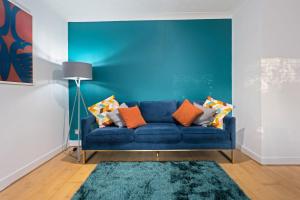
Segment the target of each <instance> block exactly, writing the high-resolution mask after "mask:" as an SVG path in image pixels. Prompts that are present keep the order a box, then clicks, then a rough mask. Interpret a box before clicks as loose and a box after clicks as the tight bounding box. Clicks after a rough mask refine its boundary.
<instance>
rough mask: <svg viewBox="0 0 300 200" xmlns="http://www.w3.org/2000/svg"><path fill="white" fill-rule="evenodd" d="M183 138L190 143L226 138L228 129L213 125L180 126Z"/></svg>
mask: <svg viewBox="0 0 300 200" xmlns="http://www.w3.org/2000/svg"><path fill="white" fill-rule="evenodd" d="M178 128H179V129H180V131H181V134H182V140H183V141H184V142H188V143H202V142H204V143H205V142H209V141H219V140H225V139H226V131H224V130H222V129H218V128H213V127H203V126H190V127H184V126H178Z"/></svg>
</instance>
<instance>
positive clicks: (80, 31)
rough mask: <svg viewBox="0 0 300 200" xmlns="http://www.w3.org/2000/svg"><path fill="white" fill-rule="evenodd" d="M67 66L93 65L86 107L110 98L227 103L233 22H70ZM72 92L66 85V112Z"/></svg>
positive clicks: (72, 87) (87, 83)
mask: <svg viewBox="0 0 300 200" xmlns="http://www.w3.org/2000/svg"><path fill="white" fill-rule="evenodd" d="M69 61H82V62H88V63H91V64H93V73H94V74H93V81H85V82H83V83H82V88H81V89H82V93H83V95H84V97H85V100H86V103H87V105H88V106H90V105H93V104H94V103H96V102H99V101H100V100H102V99H104V98H106V97H108V96H111V95H115V96H116V99H117V100H119V101H120V102H122V101H130V100H167V99H168V100H170V99H176V100H182V99H185V98H189V99H192V100H193V99H205V98H206V97H207V96H208V95H210V96H212V97H214V98H216V99H220V100H223V101H226V102H231V97H232V89H231V88H232V87H231V79H232V77H231V71H232V69H231V65H232V22H231V19H208V20H158V21H118V22H75V23H74V22H71V23H69ZM75 92H76V88H75V84H74V83H73V82H70V84H69V96H70V102H69V103H70V111H71V109H72V105H73V100H74V95H75ZM82 112H84V110H82ZM83 114H84V113H83ZM82 116H84V115H82ZM74 120H75V121H76V117H75V119H74ZM71 127H72V129H71V130H74V127H76V126H75V124H73V125H72V126H71ZM73 132H74V131H71V133H72V134H71V139H75V138H76V137H75V135H74V134H73Z"/></svg>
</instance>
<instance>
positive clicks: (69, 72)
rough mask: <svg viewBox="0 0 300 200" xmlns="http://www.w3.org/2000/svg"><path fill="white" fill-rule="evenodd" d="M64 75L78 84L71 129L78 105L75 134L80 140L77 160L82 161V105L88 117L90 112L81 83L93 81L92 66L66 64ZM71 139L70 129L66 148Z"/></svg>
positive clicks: (80, 63) (64, 65) (76, 63)
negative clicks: (82, 92) (81, 90)
mask: <svg viewBox="0 0 300 200" xmlns="http://www.w3.org/2000/svg"><path fill="white" fill-rule="evenodd" d="M63 75H64V79H67V80H74V81H75V83H76V95H75V99H74V104H73V109H72V113H71V119H70V127H71V125H72V121H73V116H74V109H75V105H76V103H77V131H75V133H76V134H77V139H78V147H77V160H78V162H79V161H80V150H81V142H80V141H81V127H80V104H81V102H82V103H83V105H84V108H85V111H86V114H87V115H88V111H87V108H86V104H85V101H84V98H83V96H82V94H81V92H80V82H81V81H84V80H92V78H93V75H92V65H91V64H88V63H83V62H64V63H63ZM69 137H70V129H69V132H68V136H67V139H66V147H67V146H68V143H69Z"/></svg>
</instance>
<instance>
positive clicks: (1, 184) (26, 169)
mask: <svg viewBox="0 0 300 200" xmlns="http://www.w3.org/2000/svg"><path fill="white" fill-rule="evenodd" d="M62 151H63V145H61V146H59V147H56V148H54V149H53V150H51V151H49V152H48V153H46V154H44V155H42V156H40V157H38V158H37V159H35V160H33V161H32V162H30V163H28V164H27V165H25V166H23V167H21V168H20V169H18V170H16V171H14V172H12V173H11V174H9V175H7V176H6V177H4V178H1V179H0V191H2V190H4V189H5V188H6V187H8V186H9V185H10V184H12V183H14V182H15V181H17V180H18V179H20V178H22V177H23V176H25V175H26V174H28V173H30V172H31V171H33V170H34V169H36V168H37V167H39V166H40V165H42V164H43V163H45V162H47V161H48V160H50V159H51V158H53V157H54V156H56V155H57V154H59V153H60V152H62Z"/></svg>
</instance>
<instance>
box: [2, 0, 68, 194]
mask: <svg viewBox="0 0 300 200" xmlns="http://www.w3.org/2000/svg"><path fill="white" fill-rule="evenodd" d="M14 2H18V3H19V4H20V5H22V6H23V7H24V8H26V9H27V10H29V11H30V12H31V14H32V16H33V45H34V46H33V55H34V58H33V67H34V86H24V85H23V86H22V85H7V84H1V85H0V94H1V98H0V112H1V114H0V124H1V125H0V127H1V132H0V163H1V164H0V190H2V189H4V188H5V187H6V186H7V185H9V184H10V183H12V182H14V181H15V180H17V179H18V178H20V177H21V176H23V175H25V174H26V173H28V172H29V171H31V170H32V169H34V168H35V167H37V166H38V165H40V164H41V163H43V162H45V161H46V160H48V159H50V158H51V157H53V156H54V155H56V154H57V153H58V152H60V151H61V150H62V144H63V140H64V133H65V130H66V129H67V124H68V123H67V122H68V95H67V82H65V81H62V80H61V74H62V72H61V65H60V64H61V62H62V61H65V60H67V37H68V36H67V23H66V22H65V21H64V20H63V19H62V18H60V17H58V15H57V14H56V13H55V12H53V11H52V10H50V9H49V8H47V7H46V6H44V5H43V4H42V2H41V1H39V0H16V1H14Z"/></svg>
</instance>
